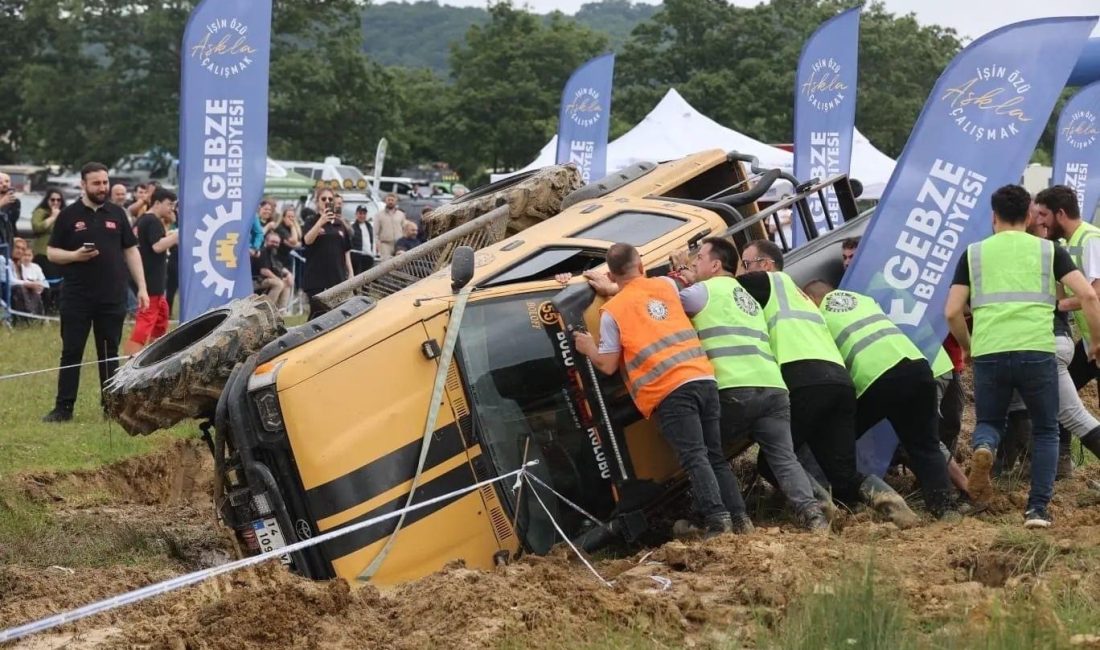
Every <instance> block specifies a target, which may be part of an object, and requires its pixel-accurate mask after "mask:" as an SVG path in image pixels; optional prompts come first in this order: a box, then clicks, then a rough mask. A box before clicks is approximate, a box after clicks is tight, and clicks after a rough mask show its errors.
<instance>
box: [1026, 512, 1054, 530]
mask: <svg viewBox="0 0 1100 650" xmlns="http://www.w3.org/2000/svg"><path fill="white" fill-rule="evenodd" d="M1053 524H1054V518H1053V517H1051V516H1050V513H1049V512H1047V509H1046V508H1032V509H1031V510H1028V511H1027V512H1025V513H1024V528H1050V527H1051V525H1053Z"/></svg>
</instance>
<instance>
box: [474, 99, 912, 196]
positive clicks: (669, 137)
mask: <svg viewBox="0 0 1100 650" xmlns="http://www.w3.org/2000/svg"><path fill="white" fill-rule="evenodd" d="M557 149H558V137H557V136H556V135H555V136H554V137H553V138H551V139H550V142H548V143H547V144H546V146H545V147H543V148H542V150H541V151H539V155H538V157H537V158H535V160H534V161H532V162H531V164H529V165H527V166H526V167H524V168H523V169H520V170H518V171H515V172H509V173H504V174H493V175H492V177H491V178H492V180H493V181H498V180H500V179H502V178H507V177H508V176H511V175H512V174H517V173H520V172H525V171H531V170H534V169H539V168H541V167H546V166H547V165H553V164H554V161H555V158H556V156H557ZM705 149H724V150H726V151H738V152H740V153H744V154H748V155H751V156H756V158H757V159H758V160H759V161H760V165H761V166H762V167H764V168H773V167H778V168H779V169H782V170H783V171H786V172H788V173H789V172H791V171H792V168H793V166H794V157H793V155H792V154H791V153H790V152H789V151H784V150H783V149H779V148H778V147H773V146H771V145H769V144H766V143H764V142H761V141H759V140H756V139H755V138H751V137H749V136H747V135H745V134H743V133H740V132H738V131H735V130H733V129H730V128H727V127H724V126H722V125H721V124H719V123H717V122H715V121H714V120H712V119H710V118H709V117H707V116H706V115H703V114H702V113H700V112H699V111H697V110H695V108H694V107H692V106H691V104H689V103H687V101H686V100H685V99H684V98H683V97H682V96H680V93H678V92H676V89H675V88H672V89H670V90H669V91H668V93H666V94H665V96H664V98H662V99H661V101H660V102H659V103H658V104H657V105H656V106H655V107H654V108H653V110H652V111H650V112H649V114H648V115H646V116H645V118H643V119H642V121H641V122H639V123H638V124H637V125H636V126H635V127H634V128H633V129H631V130H630V131H628V132H626V133H625V134H623V135H622V137H620V138H618V139H616V140H614V141H612V142H611V143H610V144H608V146H607V171H608V172H609V173H610V172H613V171H616V170H619V169H622V168H623V167H627V166H629V165H632V164H634V163H637V162H640V161H643V160H647V161H653V162H659V161H662V160H674V159H676V158H682V157H684V156H687V155H690V154H693V153H696V152H698V151H703V150H705ZM894 166H895V163H894V161H893V160H892V159H891V158H890V157H889V156H887V155H886V154H884V153H882V152H881V151H879V150H878V149H876V148H875V146H874V145H873V144H871V142H870V141H869V140H868V139H867V138H866V137H864V135H863V134H862V133H860V132H859V129H856V131H855V140H854V142H853V145H852V174H851V175H852V177H853V178H857V179H859V181H860V182H862V183H863V188H864V189H863V195H862V198H866V199H878V198H879V197H880V196H882V191H883V190H884V189H885V188H886V183H887V181H889V180H890V175H891V174H892V173H893V172H894ZM776 185H777V187H776V188H775V189H776V190H778V192H772V193H769V194H776V195H778V194H781V193H783V192H785V191H786V192H789V191H790V187H789V184H787V183H777V184H776ZM783 186H785V187H783Z"/></svg>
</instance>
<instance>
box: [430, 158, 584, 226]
mask: <svg viewBox="0 0 1100 650" xmlns="http://www.w3.org/2000/svg"><path fill="white" fill-rule="evenodd" d="M581 185H582V183H581V175H580V172H578V171H577V168H576V167H573V166H572V165H554V166H552V167H544V168H542V169H540V170H538V171H535V172H531V173H528V174H518V175H516V176H512V177H509V178H506V179H504V180H502V181H497V182H496V183H492V184H490V185H486V186H484V187H481V188H478V189H476V190H474V191H473V192H470V193H469V194H466V195H465V196H462V197H460V198H458V199H456V200H455V201H453V202H451V203H448V204H446V205H443V206H440V207H438V208H436V209H435V210H432V212H431V213H430V214H429V215H427V217H426V218H425V219H424V222H423V225H424V227H426V228H427V230H428V236H429V237H438V236H439V235H442V234H443V233H445V232H447V231H449V230H452V229H454V228H455V227H457V226H461V225H462V224H464V223H466V222H467V221H471V220H473V219H476V218H477V217H480V216H481V215H483V214H486V213H487V212H489V211H490V210H492V209H494V208H497V207H499V206H502V205H504V204H507V205H508V209H509V215H508V225H507V230H506V233H505V237H511V236H512V235H514V234H516V233H517V232H520V231H521V230H524V229H526V228H530V227H531V226H533V225H535V224H536V223H541V222H543V221H546V220H547V219H549V218H550V217H553V216H555V215H556V214H558V213H559V212H561V202H562V200H563V199H564V198H565V197H566V196H568V195H569V194H570V193H572V192H573V191H574V190H577V189H579V188H580V187H581Z"/></svg>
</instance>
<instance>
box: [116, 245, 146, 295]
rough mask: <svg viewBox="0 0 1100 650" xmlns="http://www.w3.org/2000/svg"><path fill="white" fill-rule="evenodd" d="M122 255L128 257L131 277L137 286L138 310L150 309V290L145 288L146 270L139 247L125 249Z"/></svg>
mask: <svg viewBox="0 0 1100 650" xmlns="http://www.w3.org/2000/svg"><path fill="white" fill-rule="evenodd" d="M122 254H123V255H125V256H126V266H128V267H130V277H132V278H133V279H134V284H136V285H137V299H138V309H148V308H149V290H148V289H147V288H146V287H145V269H144V268H143V267H142V266H141V253H139V252H138V249H137V246H130V247H129V248H124V249H123V250H122Z"/></svg>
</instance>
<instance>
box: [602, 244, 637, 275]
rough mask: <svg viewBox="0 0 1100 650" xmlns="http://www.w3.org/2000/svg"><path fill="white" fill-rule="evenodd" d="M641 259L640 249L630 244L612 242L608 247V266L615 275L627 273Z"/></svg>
mask: <svg viewBox="0 0 1100 650" xmlns="http://www.w3.org/2000/svg"><path fill="white" fill-rule="evenodd" d="M639 259H641V256H640V255H638V249H637V248H634V247H633V246H631V245H630V244H612V245H611V248H609V249H607V268H608V270H609V271H611V273H613V274H614V275H626V274H627V272H629V271H630V269H631V268H632V267H633V266H634V265H635V264H636V263H637V262H638V260H639Z"/></svg>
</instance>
